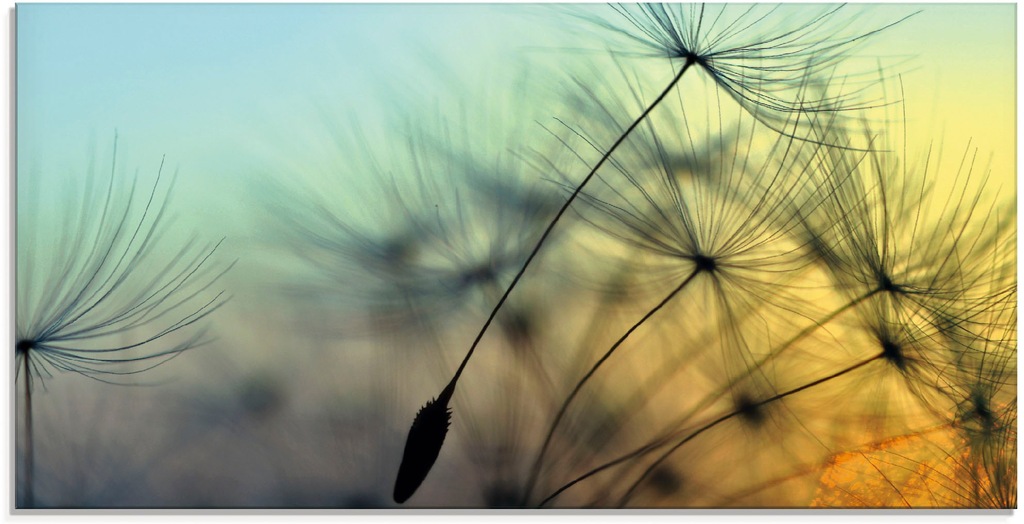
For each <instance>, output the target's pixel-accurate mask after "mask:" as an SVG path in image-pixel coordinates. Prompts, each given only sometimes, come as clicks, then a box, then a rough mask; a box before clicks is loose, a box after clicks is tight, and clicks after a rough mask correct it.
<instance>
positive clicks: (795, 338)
mask: <svg viewBox="0 0 1024 524" xmlns="http://www.w3.org/2000/svg"><path fill="white" fill-rule="evenodd" d="M881 291H882V289H880V288H876V289H873V290H871V291H868V292H867V293H865V294H863V295H860V296H859V297H856V298H854V299H853V300H851V301H850V302H847V303H846V304H844V305H842V306H840V307H838V308H836V309H835V310H833V311H832V312H831V313H829V314H828V315H826V316H825V318H823V319H821V320H819V321H817V322H814V323H813V324H811V325H809V326H807V327H805V328H804V329H802V330H800V332H798V333H797V334H795V335H794V336H792V337H790V338H789V340H787V341H785V342H784V343H782V344H781V345H779V346H778V347H777V348H775V349H773V350H772V351H771V352H770V353H769V354H768V355H767V356H765V358H764V359H762V360H761V361H760V362H758V363H757V364H755V365H754V366H753V367H752V368H751V369H750V373H752V372H754V371H756V370H758V369H760V368H761V367H762V366H764V365H765V364H766V363H767V362H768V361H769V360H771V359H773V358H777V357H778V356H779V355H780V354H782V353H783V352H784V351H786V350H787V349H789V348H791V347H792V346H793V345H794V344H796V343H797V342H799V341H800V340H802V339H804V338H805V337H807V336H809V335H810V334H811V333H813V332H814V331H816V330H818V329H819V328H821V327H823V326H825V325H826V324H828V323H829V322H831V321H833V320H835V319H836V317H838V316H839V315H841V314H842V313H844V312H846V311H849V310H850V309H853V308H854V307H856V306H857V305H859V304H860V303H862V302H864V301H865V300H867V299H869V298H871V297H872V296H874V295H876V294H878V293H880V292H881ZM742 378H743V377H742V376H741V377H737V378H736V379H733V380H732V381H730V382H729V383H728V384H726V386H725V387H724V388H722V389H721V390H720V391H719V393H717V394H716V395H711V396H709V397H708V398H705V399H704V400H703V401H702V402H699V403H698V405H706V404H707V403H709V402H712V401H714V400H716V399H717V398H718V397H720V396H722V395H724V394H725V392H726V391H728V390H729V389H730V388H731V387H732V386H733V385H735V384H736V383H738V382H739V381H740V380H741V379H742ZM694 413H695V412H693V411H691V412H690V413H688V414H686V416H685V417H683V422H685V421H686V420H688V419H689V418H690V417H691V416H693V415H694ZM715 423H717V422H715ZM680 424H682V422H680ZM668 438H671V436H669V437H666V438H662V439H658V440H657V441H655V442H653V443H651V444H647V445H645V446H642V447H640V448H638V449H635V450H633V451H631V452H629V453H627V454H625V455H623V456H621V457H619V458H617V459H613V460H611V461H610V462H606V463H604V464H602V465H600V466H598V467H596V468H594V469H591V470H590V471H588V472H586V473H584V474H583V475H580V476H579V477H576V478H575V479H573V480H572V481H570V482H569V483H567V484H565V485H563V486H562V487H560V488H558V489H557V490H556V491H554V492H553V493H552V494H551V495H548V497H547V498H545V499H544V500H543V501H541V503H540V504H539V507H543V506H544V505H545V504H547V503H548V502H550V501H551V500H553V499H554V498H555V497H557V496H558V495H560V494H561V493H562V492H564V491H566V490H567V489H569V488H571V487H572V486H574V485H576V484H578V483H580V482H582V481H584V480H586V479H588V478H590V477H592V476H594V475H596V474H598V473H600V472H602V471H604V470H606V469H608V468H611V467H614V466H617V465H619V464H621V463H623V462H626V461H628V460H632V459H634V458H637V457H640V456H643V455H645V454H647V453H649V452H651V451H653V450H654V449H656V448H658V447H661V446H662V445H663V444H664V443H665V441H666V440H667V439H668Z"/></svg>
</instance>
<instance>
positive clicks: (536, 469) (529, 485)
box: [522, 269, 701, 505]
mask: <svg viewBox="0 0 1024 524" xmlns="http://www.w3.org/2000/svg"><path fill="white" fill-rule="evenodd" d="M700 272H701V270H700V269H695V270H694V271H693V272H692V273H690V276H688V277H686V279H685V280H683V281H682V282H681V283H680V284H679V285H678V286H676V288H675V289H673V290H672V291H671V292H670V293H669V294H668V295H666V296H665V298H663V299H661V302H659V303H658V305H656V306H654V308H653V309H651V310H650V311H648V312H647V313H646V314H644V316H643V317H642V318H641V319H640V320H638V321H637V322H636V323H634V324H633V326H632V327H630V328H629V329H628V330H627V331H626V332H625V333H624V334H623V335H622V336H621V337H619V339H618V340H616V341H615V343H614V344H612V346H611V347H610V348H608V351H606V352H605V354H604V355H603V356H601V358H600V359H598V360H597V362H595V363H594V365H593V366H592V367H591V368H590V371H588V372H587V374H586V375H583V378H581V379H580V380H579V382H577V383H576V386H575V387H574V388H573V389H572V391H571V392H570V393H569V396H568V397H566V399H565V401H564V402H562V406H561V407H560V408H559V409H558V413H557V414H556V415H555V419H554V420H553V421H552V422H551V426H550V427H549V428H548V432H547V435H546V436H545V437H544V443H543V444H542V445H541V448H540V453H539V454H538V455H537V458H536V460H534V462H533V468H532V469H531V470H530V477H529V480H527V482H526V489H525V491H524V492H523V500H522V504H523V505H525V504H526V502H527V501H528V500H529V498H530V493H531V492H532V491H533V486H534V484H535V483H536V482H537V476H538V475H540V468H541V463H542V462H543V460H544V455H545V454H546V453H547V450H548V446H549V445H550V444H551V439H552V438H553V437H554V434H555V429H556V428H557V427H558V423H559V422H561V421H562V417H564V416H565V413H566V411H568V410H569V404H571V403H572V401H573V399H575V398H576V395H578V394H579V392H580V391H581V390H582V389H583V385H584V384H586V383H587V381H588V380H590V377H592V376H594V373H596V372H597V369H598V368H599V367H601V365H602V364H604V362H605V361H606V360H608V358H609V357H611V356H612V353H614V352H615V350H616V349H618V348H619V346H621V345H622V343H623V342H625V341H626V339H627V338H629V336H630V335H632V334H633V332H634V331H636V330H637V329H638V328H639V327H640V326H641V325H643V324H644V322H647V320H648V319H650V318H651V317H652V316H653V315H654V314H655V313H657V312H658V311H659V310H660V309H661V308H663V307H665V304H668V303H669V301H671V300H672V299H673V298H674V297H675V296H676V295H677V294H679V292H680V291H682V290H683V289H684V288H685V287H686V286H687V285H688V284H689V283H690V282H691V281H693V279H694V277H696V276H697V274H699V273H700Z"/></svg>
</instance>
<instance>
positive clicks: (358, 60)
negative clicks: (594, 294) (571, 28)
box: [17, 4, 1016, 188]
mask: <svg viewBox="0 0 1024 524" xmlns="http://www.w3.org/2000/svg"><path fill="white" fill-rule="evenodd" d="M595 7H596V6H595ZM859 7H860V6H857V7H855V8H854V9H857V8H859ZM913 10H921V11H922V12H921V13H920V14H919V15H917V16H915V17H913V18H911V19H910V20H907V21H906V22H904V23H903V24H902V25H900V26H898V27H896V28H894V29H892V30H890V31H887V32H886V33H884V34H883V35H882V36H880V37H879V38H877V39H876V40H875V41H873V42H872V44H871V46H870V47H868V48H865V49H864V54H866V55H868V54H871V53H875V52H877V53H878V54H881V55H897V56H901V57H911V58H912V60H911V61H910V62H908V63H907V64H906V65H905V66H903V68H904V69H905V70H906V71H907V72H906V73H905V74H904V75H903V81H904V85H905V90H906V93H907V97H906V98H907V100H908V104H909V105H908V115H909V117H910V120H911V122H912V125H921V127H920V129H922V130H928V131H929V133H928V134H929V135H934V134H935V133H934V131H936V130H944V131H945V132H946V139H947V143H949V144H951V145H952V144H961V143H965V142H966V140H967V139H970V138H973V140H974V143H975V144H976V145H977V146H978V147H979V148H980V149H981V151H982V152H985V151H992V152H993V155H994V167H995V168H996V169H997V170H998V171H999V172H1005V173H1006V175H1007V176H1008V177H1012V171H1013V169H1014V166H1015V165H1016V164H1015V159H1014V150H1015V138H1014V126H1015V119H1014V115H1015V110H1014V109H1015V97H1014V86H1015V78H1016V75H1015V34H1014V28H1015V19H1016V17H1015V6H1014V4H963V5H957V4H942V5H938V4H935V5H931V4H917V5H914V6H907V5H900V4H890V5H880V6H875V7H873V8H872V9H871V11H870V14H871V15H872V17H873V19H875V20H884V19H887V18H888V17H890V16H891V17H893V18H895V17H898V16H902V15H904V14H906V13H909V12H912V11H913ZM855 12H856V11H855ZM554 15H555V13H554V12H553V11H552V10H551V9H550V8H549V7H545V6H536V5H533V6H531V5H522V6H516V5H505V6H496V5H434V6H431V5H316V4H307V5H259V4H249V5H231V4H219V5H201V4H193V5H177V6H175V5H167V4H154V5H144V4H143V5H117V4H111V5H90V4H51V5H43V4H35V5H34V4H21V5H19V6H18V10H17V23H18V31H17V39H18V42H17V43H18V54H17V58H18V80H17V88H18V98H17V111H18V113H17V117H18V127H17V131H18V159H19V171H20V170H22V169H24V168H25V167H26V166H27V165H29V164H31V165H37V164H38V165H40V167H42V166H45V167H46V168H48V169H55V170H61V171H63V170H66V169H73V168H74V166H75V165H76V163H78V164H80V163H81V162H82V160H83V159H84V158H87V157H86V156H85V154H86V151H87V147H88V144H89V143H90V141H91V142H92V143H97V144H99V145H101V146H102V145H104V144H109V143H110V141H111V137H112V136H113V132H114V130H117V132H118V133H119V135H120V140H121V143H122V147H121V148H120V149H121V155H122V159H123V162H124V165H129V166H145V165H151V164H152V163H153V162H154V159H158V158H159V156H160V155H162V154H166V155H167V156H168V161H169V163H170V164H171V165H176V166H180V167H181V168H182V175H183V177H184V178H185V180H188V179H189V177H191V176H193V175H189V173H193V174H202V178H204V179H207V182H219V183H222V184H224V185H225V186H226V187H228V188H230V187H233V186H234V185H236V184H240V183H243V182H244V177H245V171H246V170H247V169H249V168H251V166H248V165H247V164H246V161H245V160H246V158H247V157H248V158H251V157H252V155H251V153H250V154H248V155H247V151H249V152H251V151H252V149H253V148H254V147H255V148H256V149H258V148H259V147H265V146H266V145H268V144H274V143H276V142H279V141H280V140H282V139H286V138H287V137H289V136H292V135H293V134H294V131H295V129H294V128H296V127H301V126H302V121H303V120H302V119H303V118H307V119H316V118H318V116H317V115H318V114H320V115H323V114H324V110H325V109H326V110H327V111H329V112H332V113H333V114H337V115H344V116H345V117H349V116H351V117H353V118H358V119H361V121H363V122H369V121H373V120H374V113H373V111H374V110H375V109H374V108H379V107H381V106H382V105H384V106H386V105H387V104H389V101H388V100H387V97H389V96H396V95H394V94H393V93H391V92H388V91H387V89H390V88H394V87H396V86H399V87H398V88H399V89H406V90H407V92H416V91H418V92H417V93H416V96H422V97H424V100H430V99H431V97H432V96H433V95H432V93H431V89H434V90H436V91H437V92H438V94H441V95H442V96H443V89H444V87H445V86H444V85H443V84H439V83H438V82H437V81H436V80H437V78H438V77H448V78H456V79H457V80H455V81H454V82H453V83H457V84H459V85H461V86H463V87H464V88H465V89H466V92H468V93H474V92H482V90H483V89H485V86H486V85H487V84H488V83H490V84H492V85H493V84H495V83H497V82H500V81H501V78H506V77H504V76H503V75H509V77H513V78H514V75H515V74H516V72H517V70H516V69H515V65H516V64H517V63H520V62H524V61H525V62H526V63H529V64H533V65H534V66H537V65H542V64H544V63H545V62H547V64H548V65H551V64H554V65H552V67H555V68H557V67H558V66H557V64H558V63H559V62H558V61H559V60H562V61H565V60H567V59H568V60H572V59H573V54H572V52H571V51H570V48H571V47H572V46H574V45H576V44H577V43H576V42H574V41H573V40H572V39H571V38H572V34H571V33H566V32H563V31H559V30H558V26H557V24H556V22H555V16H554ZM543 50H547V51H549V52H547V51H543ZM430 77H434V78H433V79H431V78H430ZM474 86H481V87H479V88H474ZM398 96H401V95H398ZM382 99H383V100H382ZM282 131H283V132H282ZM922 134H923V133H922ZM935 138H936V139H937V138H938V137H935ZM954 149H956V148H954ZM101 150H103V149H102V148H101ZM239 177H243V178H239ZM211 179H215V180H211Z"/></svg>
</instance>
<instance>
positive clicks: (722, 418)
mask: <svg viewBox="0 0 1024 524" xmlns="http://www.w3.org/2000/svg"><path fill="white" fill-rule="evenodd" d="M884 356H885V353H879V354H877V355H875V356H873V357H871V358H869V359H867V360H864V361H861V362H858V363H857V364H854V365H852V366H850V367H848V368H846V369H843V370H841V371H837V372H835V373H833V374H831V375H828V376H827V377H823V378H819V379H817V380H815V381H813V382H810V383H807V384H804V385H802V386H799V387H797V388H794V389H791V390H789V391H786V392H784V393H779V394H777V395H775V396H773V397H770V398H767V399H765V400H763V401H761V402H759V403H757V404H756V405H755V406H756V407H760V406H763V405H765V404H768V403H771V402H775V401H776V400H780V399H783V398H785V397H788V396H790V395H794V394H796V393H799V392H801V391H803V390H805V389H809V388H812V387H814V386H817V385H820V384H822V383H825V382H828V381H830V380H833V379H836V378H839V377H841V376H843V375H845V374H847V373H850V372H853V371H855V370H857V369H860V368H861V367H864V366H866V365H868V364H870V363H871V362H874V361H876V360H878V359H880V358H883V357H884ZM738 414H740V411H739V410H736V411H732V412H730V413H726V414H725V415H722V416H720V417H718V418H717V419H715V420H713V421H711V422H709V423H707V424H705V425H704V426H702V427H701V428H699V429H697V430H696V431H694V432H693V433H690V434H689V435H687V436H686V437H685V438H683V439H682V440H681V441H679V442H678V443H676V445H675V446H673V447H672V449H670V450H669V451H667V452H666V453H665V454H663V455H662V456H661V457H659V458H658V460H656V461H655V462H654V463H653V464H651V466H649V467H648V468H647V469H646V470H644V473H643V474H642V475H641V476H640V478H639V479H637V481H636V482H635V483H634V484H633V485H632V486H631V487H630V488H629V491H627V492H626V494H625V495H624V496H623V497H622V499H621V500H620V501H619V504H620V505H621V504H623V503H625V502H626V500H627V499H628V498H629V496H630V495H631V494H632V493H633V491H634V490H635V489H636V488H637V486H639V485H640V482H642V481H643V479H644V478H646V477H647V475H649V474H650V473H651V471H653V470H654V469H655V468H656V467H657V466H658V465H659V464H661V462H662V461H664V460H665V459H666V458H667V457H668V456H669V455H671V454H672V453H674V452H675V451H676V450H677V449H679V448H680V447H682V446H683V445H684V444H686V443H687V442H689V441H691V440H693V439H694V438H697V437H698V436H699V435H701V434H702V433H704V432H705V431H708V430H710V429H712V428H714V427H715V426H717V425H718V424H721V423H722V422H725V421H727V420H729V419H731V418H733V417H735V416H736V415H738ZM664 443H665V442H664V439H662V440H659V441H657V442H654V443H651V444H648V445H646V446H643V447H641V448H639V449H637V450H635V451H633V452H632V453H629V454H627V455H624V456H622V457H619V458H617V459H615V460H613V461H611V462H608V463H605V464H603V465H601V466H598V467H597V468H594V469H592V470H590V471H588V472H587V473H585V474H584V475H581V476H579V477H577V478H576V479H575V480H573V481H571V482H569V483H568V484H566V485H564V486H562V487H561V488H558V490H557V491H555V492H554V493H552V494H551V495H548V497H547V498H546V499H544V500H543V501H541V503H540V505H539V506H538V507H543V506H544V505H545V504H547V503H548V502H551V500H553V499H554V498H555V497H557V496H558V495H561V494H562V493H563V492H564V491H566V490H567V489H569V488H571V487H572V486H574V485H576V484H578V483H580V482H582V481H583V480H585V479H587V478H589V477H591V476H593V475H596V474H597V473H600V472H602V471H604V470H606V469H608V468H611V467H613V466H616V465H618V464H621V463H623V462H626V461H627V460H631V459H634V458H638V457H641V456H643V455H645V454H647V453H649V452H651V451H653V450H655V449H657V448H659V447H661V446H662V445H663V444H664Z"/></svg>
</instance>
